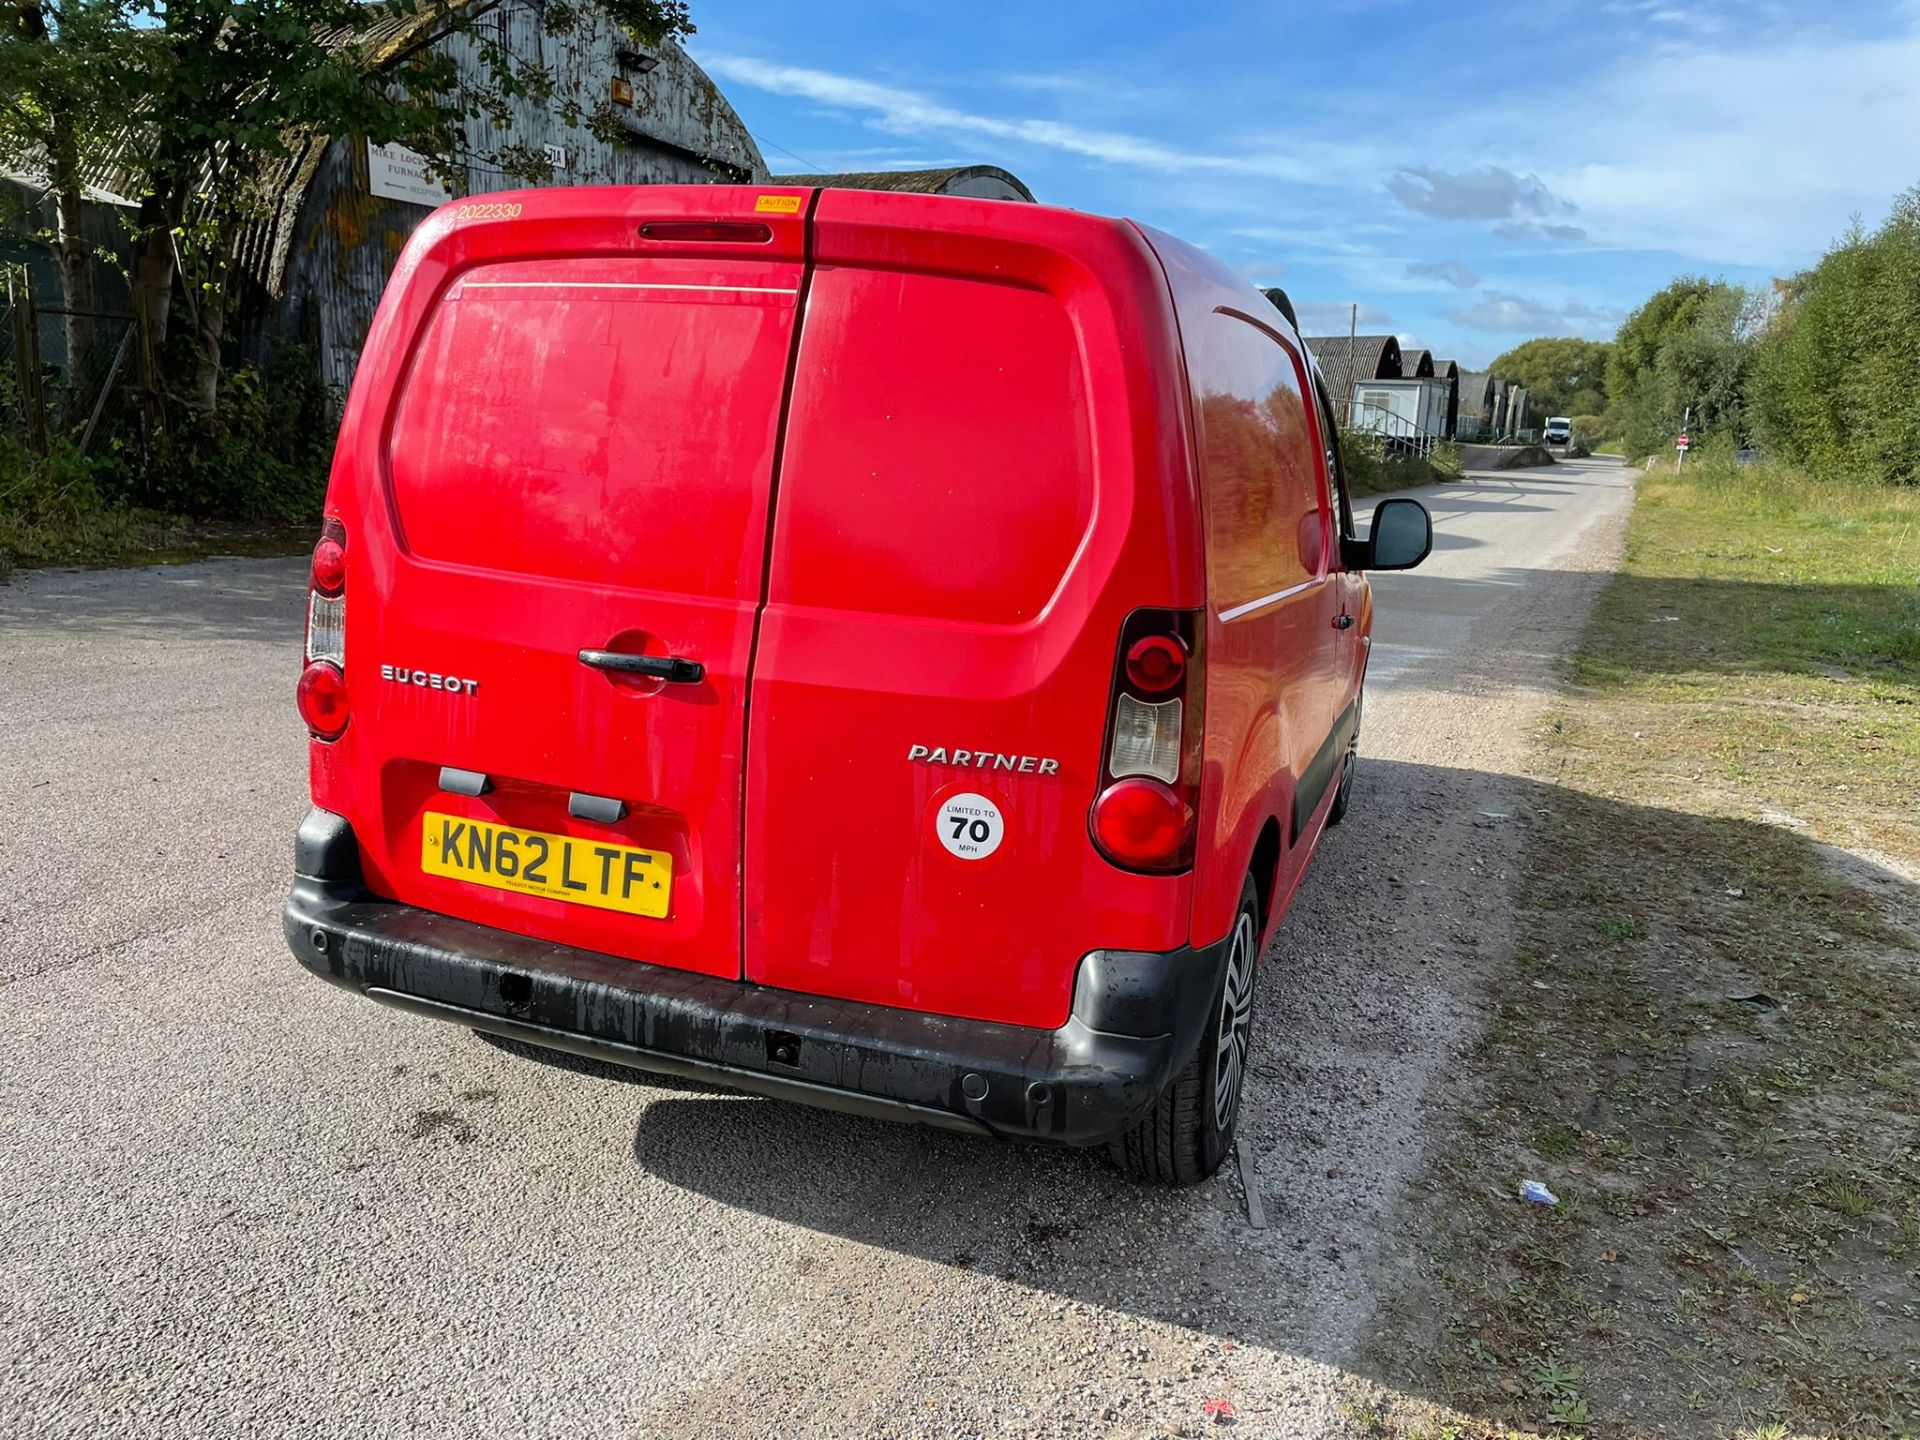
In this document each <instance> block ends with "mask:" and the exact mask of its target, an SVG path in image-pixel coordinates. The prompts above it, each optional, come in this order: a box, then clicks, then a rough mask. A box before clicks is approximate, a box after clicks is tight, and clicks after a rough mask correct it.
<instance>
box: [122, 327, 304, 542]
mask: <svg viewBox="0 0 1920 1440" xmlns="http://www.w3.org/2000/svg"><path fill="white" fill-rule="evenodd" d="M333 434H334V419H333V415H332V410H331V407H330V405H329V404H328V396H327V392H326V389H325V387H324V386H322V385H321V383H320V380H319V374H318V371H317V369H316V368H315V366H314V363H313V357H312V356H311V355H310V354H309V353H308V352H307V351H305V350H303V349H299V348H296V347H288V348H286V349H283V350H282V351H280V352H279V353H278V354H277V355H276V356H275V357H274V358H273V360H272V361H270V362H269V363H268V364H267V366H266V367H265V368H264V369H260V370H254V369H240V370H235V371H233V372H232V373H231V374H230V375H229V376H228V378H227V383H226V390H225V392H224V394H223V395H222V401H221V414H220V417H219V421H218V423H217V424H216V425H215V426H214V427H213V434H212V435H211V436H210V437H209V436H207V435H203V434H199V433H196V432H193V431H191V430H187V429H173V430H169V431H166V432H163V433H162V434H160V435H158V436H157V437H155V439H154V441H153V443H152V444H151V445H150V446H149V447H147V449H146V451H145V453H144V455H143V454H142V453H141V452H140V450H139V448H138V447H137V446H136V445H135V444H134V442H133V437H132V436H129V435H120V436H116V437H110V438H109V440H108V445H109V447H110V448H111V449H112V450H113V452H114V454H115V455H116V457H117V458H116V463H114V464H113V465H112V466H111V467H109V469H108V470H107V472H105V473H106V478H105V479H104V480H103V482H102V489H103V491H104V493H105V495H106V497H107V498H108V499H110V500H116V501H119V502H121V503H122V504H127V505H138V506H143V507H150V508H153V509H156V510H164V511H166V512H168V513H171V514H176V515H192V516H200V517H208V518H217V519H222V520H235V521H306V520H312V519H314V518H316V517H317V516H318V515H319V513H320V503H321V501H322V499H323V498H324V497H325V494H326V483H327V464H328V460H329V458H330V457H331V454H332V450H333Z"/></svg>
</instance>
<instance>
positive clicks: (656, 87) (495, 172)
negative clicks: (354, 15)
mask: <svg viewBox="0 0 1920 1440" xmlns="http://www.w3.org/2000/svg"><path fill="white" fill-rule="evenodd" d="M460 16H461V26H460V27H451V28H450V27H449V26H448V24H447V23H446V22H445V21H444V20H442V19H437V18H435V17H429V16H425V15H420V16H410V17H408V16H397V15H389V16H386V17H383V18H382V19H380V20H378V21H376V22H375V23H374V24H373V25H372V26H371V27H369V29H366V30H362V31H360V32H358V33H357V34H355V35H352V36H342V37H341V40H342V42H343V43H345V42H346V41H347V40H352V41H354V42H356V43H359V44H362V45H366V44H369V43H372V44H374V45H376V46H377V47H378V53H379V55H380V59H381V63H382V64H385V65H399V64H402V63H405V61H406V60H407V59H408V57H410V56H414V55H417V54H419V53H421V52H422V51H423V50H434V51H439V52H441V53H444V54H446V55H449V56H450V57H452V59H453V60H454V61H455V63H456V64H457V65H458V66H459V69H460V73H461V75H462V76H463V77H465V78H466V79H468V80H469V81H470V82H472V83H473V84H475V85H476V86H480V85H485V84H486V81H487V77H488V73H489V72H488V70H487V68H486V65H485V62H484V61H483V60H482V58H481V54H480V47H481V46H482V45H483V44H485V43H489V42H490V43H492V44H495V45H498V46H500V47H502V48H504V49H506V50H508V51H509V52H510V53H511V54H512V55H513V56H514V57H515V59H516V60H517V61H519V62H522V63H526V62H531V63H536V64H538V65H541V66H543V67H544V68H545V69H546V71H547V72H548V74H549V75H550V76H551V78H552V93H551V94H550V95H548V96H546V97H544V98H542V99H538V100H535V99H532V98H529V97H524V96H523V97H515V98H512V99H511V100H510V101H509V104H510V106H511V123H510V124H508V125H505V126H496V125H495V124H494V123H493V121H492V120H491V119H490V118H489V117H487V116H484V115H483V116H479V117H475V118H472V119H469V120H468V121H467V122H466V146H465V150H466V153H467V154H468V156H469V157H473V158H470V159H468V160H467V162H466V163H465V164H464V165H463V166H462V167H461V168H460V169H459V171H458V172H457V173H455V174H454V175H452V176H450V177H447V179H446V181H445V184H444V189H443V190H442V191H441V193H435V192H436V188H437V187H436V186H435V185H434V183H433V180H432V178H431V177H427V176H425V175H424V174H420V173H417V167H410V166H409V164H408V157H407V156H406V154H405V152H401V153H400V154H398V155H395V154H394V153H393V152H392V151H391V150H381V151H379V152H374V151H373V150H372V149H371V147H369V146H368V145H367V143H366V142H365V141H364V140H361V139H358V138H355V137H350V136H336V137H333V138H331V139H327V140H322V141H318V142H316V143H315V144H314V145H312V146H310V147H309V148H308V150H307V151H306V153H304V154H302V155H300V156H298V157H296V160H295V162H294V163H293V164H292V165H290V166H289V167H288V168H287V171H286V172H285V174H284V177H283V178H282V180H281V181H280V182H279V183H278V185H277V186H276V193H275V194H274V196H273V197H272V204H271V218H270V219H269V220H268V221H266V222H265V223H263V224H260V225H257V226H255V227H253V229H252V231H250V232H249V234H248V235H247V236H246V237H245V240H244V243H243V245H242V247H241V255H240V261H241V266H242V268H243V270H244V272H245V273H246V276H247V277H248V279H249V280H251V281H252V282H254V283H253V284H252V285H250V286H248V289H249V290H250V291H251V294H243V295H242V296H240V297H239V301H240V303H239V307H238V310H239V314H240V315H241V317H242V328H243V332H244V333H245V334H246V335H247V337H248V346H247V348H248V349H249V350H252V351H255V352H256V353H257V352H259V351H261V350H264V349H265V348H266V347H268V346H270V345H271V344H273V343H274V342H275V341H276V340H280V339H292V340H298V341H302V342H304V343H306V344H308V345H310V346H312V347H313V349H314V351H315V353H316V355H317V356H318V359H319V365H320V374H321V378H322V379H323V380H324V381H325V382H326V383H327V384H328V385H329V386H330V387H332V388H334V389H336V390H337V391H339V392H342V393H344V391H345V388H346V386H347V383H348V381H349V380H351V378H352V376H353V369H354V365H355V364H356V363H357V362H358V360H359V356H360V347H361V344H362V343H363V342H364V340H365V339H366V334H367V328H368V326H369V325H371V323H372V321H373V312H374V308H375V306H376V305H377V304H378V303H379V299H380V292H381V291H382V290H383V289H384V288H385V287H386V283H387V277H388V276H389V275H390V274H391V273H392V271H393V266H394V262H395V261H396V260H397V259H398V258H399V254H400V250H401V247H402V246H404V245H405V244H406V241H407V237H408V236H410V235H411V234H412V233H413V231H414V229H415V227H416V226H418V225H419V224H420V222H421V221H422V220H424V219H425V218H426V216H427V215H428V213H429V212H430V210H431V209H432V207H433V206H434V205H435V204H436V203H439V202H440V201H442V200H444V199H445V198H449V197H450V196H451V197H457V196H464V195H476V194H481V193H484V192H486V191H492V190H507V189H518V188H522V187H525V186H528V185H647V184H692V183H739V182H762V183H764V182H765V181H766V179H767V167H766V163H765V161H764V160H762V158H761V156H760V151H759V148H758V146H756V145H755V144H754V141H753V137H752V136H751V135H749V134H748V133H747V128H746V126H745V125H744V124H742V123H741V120H740V117H739V116H738V115H737V114H735V113H734V109H733V107H732V106H731V105H730V104H728V103H727V100H726V97H725V96H723V95H722V94H721V93H720V90H719V88H718V87H717V86H715V85H714V83H713V81H711V80H710V79H708V78H707V75H706V73H705V72H704V71H702V70H701V69H700V67H699V66H698V65H696V64H694V62H693V60H692V59H691V58H689V57H688V55H687V53H686V52H685V51H684V50H682V49H680V47H679V46H677V45H674V44H671V43H668V44H664V45H661V46H659V47H657V48H655V49H653V50H650V51H642V50H639V49H637V48H636V47H635V46H634V45H633V42H632V41H631V40H630V39H628V38H627V37H626V36H625V35H624V34H622V33H621V32H620V31H619V30H618V29H617V28H616V27H615V26H614V25H613V23H612V22H611V21H610V20H609V19H607V18H606V17H605V16H604V15H602V14H601V13H600V12H598V11H597V10H595V9H593V8H592V7H591V6H584V7H582V8H581V9H580V10H579V11H578V12H577V16H576V18H575V20H574V23H573V24H572V25H571V26H569V27H568V28H567V31H566V33H565V34H562V35H555V34H553V33H551V32H550V31H549V29H548V28H547V25H546V23H545V20H544V11H543V7H542V6H541V5H540V4H539V3H537V0H475V3H472V4H469V5H466V6H464V7H463V8H462V9H461V11H460ZM476 31H477V32H479V33H475V32H476ZM569 116H572V117H573V118H574V119H575V120H576V122H577V123H575V124H572V125H569V124H568V123H567V119H568V117H569ZM589 119H591V120H592V122H593V123H591V124H589V123H587V121H588V120H589ZM514 149H519V150H522V151H531V152H533V153H536V154H544V155H545V156H547V158H548V160H549V162H550V163H551V165H552V167H553V168H552V172H551V174H549V175H534V176H527V175H519V174H514V173H512V172H511V171H510V170H509V169H508V168H506V167H505V166H504V165H500V164H496V163H490V161H489V160H488V159H486V158H482V157H495V156H500V155H501V154H503V152H504V153H510V152H511V151H512V150H514ZM410 171H414V172H415V173H410ZM398 194H412V195H414V196H416V197H417V198H411V199H402V198H396V196H397V195H398Z"/></svg>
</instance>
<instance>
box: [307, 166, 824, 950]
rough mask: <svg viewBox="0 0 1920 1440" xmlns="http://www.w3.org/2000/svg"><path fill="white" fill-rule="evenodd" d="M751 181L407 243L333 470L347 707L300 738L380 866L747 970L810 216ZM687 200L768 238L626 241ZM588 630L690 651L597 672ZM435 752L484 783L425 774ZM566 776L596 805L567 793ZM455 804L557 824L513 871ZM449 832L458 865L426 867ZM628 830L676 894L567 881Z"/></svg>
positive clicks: (521, 852) (560, 204)
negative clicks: (572, 899) (753, 819)
mask: <svg viewBox="0 0 1920 1440" xmlns="http://www.w3.org/2000/svg"><path fill="white" fill-rule="evenodd" d="M766 193H769V192H765V191H756V190H754V189H752V188H750V187H727V186H713V187H700V188H698V189H684V190H683V189H668V188H664V187H662V188H654V187H645V188H635V189H620V190H611V189H608V190H595V189H577V190H565V191H551V190H549V191H535V192H526V193H523V194H506V195H497V196H496V195H490V196H487V197H486V203H485V204H484V205H482V206H478V207H473V208H472V211H471V213H472V214H474V215H475V216H477V217H481V218H475V219H473V220H467V219H465V218H463V215H462V210H463V207H462V206H461V205H453V206H448V207H446V208H445V209H443V210H442V211H440V212H438V213H437V214H436V215H435V216H434V217H433V218H432V219H431V220H430V221H429V222H428V223H427V225H425V226H424V227H422V229H421V230H420V231H419V232H418V234H417V235H416V236H415V238H414V240H413V242H412V244H411V245H410V246H409V247H408V251H407V253H406V255H405V256H404V257H403V259H402V262H401V265H400V267H399V268H398V270H397V271H396V275H395V279H394V281H393V283H392V285H391V286H390V288H389V291H388V299H387V300H386V301H385V302H383V306H382V310H381V313H380V316H379V318H378V319H377V320H376V323H375V327H374V331H373V334H372V336H371V338H370V340H369V344H368V347H367V351H366V357H365V361H364V362H363V363H364V369H363V373H362V374H361V376H360V377H359V378H358V379H357V380H356V384H355V389H354V393H353V396H352V399H351V401H350V404H349V407H348V414H347V416H346V417H345V420H344V423H343V428H342V437H341V442H340V447H339V451H338V455H337V459H336V464H335V469H334V475H333V481H332V485H331V488H330V491H329V499H328V509H329V513H331V514H335V515H337V516H339V517H340V518H341V520H342V521H343V522H344V524H345V525H346V527H347V532H348V537H349V538H348V544H347V555H348V575H347V585H346V600H345V608H346V641H347V644H346V651H347V664H346V673H347V681H348V689H349V694H350V696H351V702H352V719H351V720H350V722H349V724H348V727H347V730H346V733H345V734H344V735H343V736H342V737H341V739H340V740H339V741H337V742H335V743H333V744H332V745H323V744H320V743H318V742H316V744H315V746H314V753H315V765H314V770H315V791H314V793H315V800H316V802H317V803H319V804H321V805H323V806H325V807H326V808H328V809H330V810H333V811H335V812H336V813H339V814H341V815H343V816H345V817H346V818H347V819H348V820H349V822H350V823H351V825H352V826H353V830H354V833H355V835H356V836H357V837H358V841H359V847H360V855H361V863H362V866H363V868H364V870H365V874H366V878H367V881H368V883H369V885H370V886H371V888H372V889H373V890H374V891H375V892H376V893H378V894H380V895H382V896H385V897H388V898H390V899H394V900H398V901H401V902H404V903H406V904H409V905H415V906H419V907H421V908H423V909H425V910H429V911H433V912H437V913H439V914H442V915H448V916H454V917H457V918H460V919H464V920H470V921H475V922H478V923H481V924H485V925H492V926H497V927H500V928H501V929H504V930H510V931H513V932H516V933H519V934H522V935H527V936H532V937H535V938H538V939H544V940H551V941H555V942H560V943H565V944H570V945H574V946H579V947H582V948H585V949H588V950H596V951H601V952H604V953H606V954H610V955H614V956H620V957H625V958H629V959H636V960H645V961H649V962H652V963H655V964H660V965H667V966H673V967H677V968H681V969H686V970H694V971H699V972H702V973H705V974H709V975H713V976H718V977H726V978H738V976H739V973H740V935H739V913H740V908H739V907H740V893H739V855H740V851H741V846H742V843H743V842H742V833H741V789H742V781H743V747H744V742H745V701H746V690H745V685H746V677H747V673H748V666H749V662H750V658H751V650H752V642H753V625H754V616H755V613H756V611H757V609H758V606H759V603H760V596H761V581H762V568H763V561H764V555H765V547H766V535H767V523H768V511H769V495H770V487H771V478H772V472H773V462H774V452H775V446H776V441H777V435H778V426H779V414H780V407H781V400H782V396H783V394H784V389H785V383H786V371H787V366H788V363H789V359H790V356H791V346H792V342H793V336H794V333H795V328H796V323H797V317H798V307H799V294H800V291H801V282H802V278H803V274H804V268H805V259H804V257H805V246H804V234H803V226H804V223H805V222H804V218H803V216H802V215H800V214H791V215H789V214H784V213H778V212H776V213H773V214H765V213H756V211H755V205H756V201H757V199H758V197H759V196H760V195H762V194H766ZM787 193H789V194H792V192H787ZM805 198H806V197H805V194H804V192H802V193H801V194H799V195H797V196H795V197H794V201H793V204H794V207H795V209H796V210H799V209H803V207H804V200H805ZM676 219H697V220H703V221H704V220H712V219H720V220H751V221H753V222H754V223H756V224H759V223H764V224H765V225H766V226H767V231H768V237H769V238H766V239H764V240H761V241H758V242H756V243H751V244H747V243H738V244H704V245H702V244H690V243H680V242H673V243H654V242H650V241H648V240H646V239H645V238H643V236H642V234H641V227H642V226H643V225H645V224H646V223H648V222H649V221H653V220H669V221H670V220H676ZM583 649H586V650H610V651H616V652H627V653H640V654H654V655H672V656H679V657H684V658H686V659H690V660H693V661H697V662H698V663H699V664H700V665H701V666H702V667H703V669H704V673H703V676H702V678H701V680H700V681H699V682H698V683H696V684H667V683H664V682H661V681H658V680H649V679H646V678H644V677H633V676H627V675H619V674H613V673H609V672H607V671H605V670H601V669H595V668H590V667H589V666H588V665H586V664H584V663H582V661H581V660H580V658H579V652H580V651H582V650H583ZM443 766H450V767H455V768H457V769H461V770H466V771H473V772H478V773H479V774H482V775H484V776H486V777H487V785H486V788H485V790H484V793H481V794H478V795H468V794H453V793H449V792H448V791H446V790H442V789H441V788H440V780H439V777H440V772H441V768H442V767H443ZM575 795H580V796H586V797H594V798H595V800H597V801H598V802H599V803H598V804H597V805H589V806H587V807H586V808H587V809H588V810H589V811H591V810H595V809H597V810H599V811H600V812H601V814H602V818H600V819H585V818H576V814H575V813H573V812H574V810H575V805H574V804H573V803H572V802H571V797H573V796H575ZM472 822H482V823H484V824H488V825H497V826H502V827H506V828H507V829H509V830H510V831H513V832H515V834H516V835H517V836H520V837H525V836H528V835H540V836H545V837H549V838H548V839H545V840H541V841H532V840H527V839H525V838H521V839H517V840H515V841H513V842H511V858H510V860H509V861H508V862H506V864H508V865H510V866H511V870H512V872H514V873H512V874H510V873H509V870H508V869H507V868H503V862H502V860H501V858H500V848H499V845H498V843H497V842H498V836H497V835H495V834H494V833H493V832H491V831H487V832H476V831H475V830H474V829H473V828H472ZM463 824H464V825H465V826H466V827H467V828H465V829H461V828H459V827H461V826H462V825H463ZM450 836H451V837H455V838H454V839H452V840H449V839H448V837H450ZM482 838H486V839H488V840H489V841H490V842H492V843H491V844H490V845H480V844H479V843H478V842H479V840H480V839H482ZM563 842H565V851H564V854H565V855H566V856H571V857H572V867H571V868H567V867H565V866H563V864H562V861H563V855H562V853H561V846H562V843H563ZM447 844H455V845H457V846H458V847H459V848H458V853H457V860H458V863H457V864H451V865H443V864H435V865H434V866H432V867H431V868H429V866H428V864H427V859H428V851H429V849H430V847H433V846H435V845H440V846H441V847H442V848H441V849H440V850H435V851H433V856H434V857H435V858H439V857H441V856H443V855H444V853H445V845H447ZM617 847H637V848H638V849H640V850H644V851H648V852H653V853H654V854H655V855H656V856H662V855H663V856H665V857H666V866H667V868H668V869H670V874H663V873H661V868H660V863H659V862H658V861H656V860H648V861H641V862H636V864H635V868H634V869H633V872H632V874H631V876H630V877H629V878H626V879H623V881H622V883H623V884H624V885H625V886H626V887H627V888H628V889H629V890H631V888H632V887H633V886H634V885H638V886H640V887H642V890H643V891H644V890H645V888H646V887H648V886H656V887H657V892H656V893H657V894H658V896H659V898H660V900H661V901H662V902H664V905H665V913H664V914H662V915H659V916H657V917H656V916H653V915H649V914H635V913H627V912H625V911H622V910H618V909H614V908H607V907H596V906H593V905H588V904H579V903H569V902H568V900H566V899H563V898H556V897H558V896H561V895H571V894H572V893H573V892H574V891H575V889H576V885H577V883H578V882H579V881H580V880H581V879H582V878H583V874H584V872H591V871H592V869H593V867H595V866H613V865H620V866H623V867H625V866H627V865H628V863H629V862H628V859H627V857H626V856H625V854H624V852H622V851H619V850H618V849H617ZM543 859H544V863H542V860H543ZM529 865H539V866H540V869H539V870H538V871H537V872H530V871H526V872H525V873H522V872H523V871H525V867H527V866H529ZM650 867H651V868H650ZM563 870H564V873H563ZM609 873H611V872H609ZM489 876H491V877H492V878H494V879H496V880H497V879H500V878H502V877H505V878H509V879H516V878H517V879H518V880H519V881H520V884H519V888H502V887H500V886H498V885H495V884H489V883H485V878H486V877H489ZM532 878H541V879H544V880H547V881H550V882H551V883H550V885H549V887H548V890H549V893H533V890H532V888H531V887H530V886H529V884H528V881H529V880H531V879H532ZM602 878H603V879H604V878H605V877H602Z"/></svg>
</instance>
